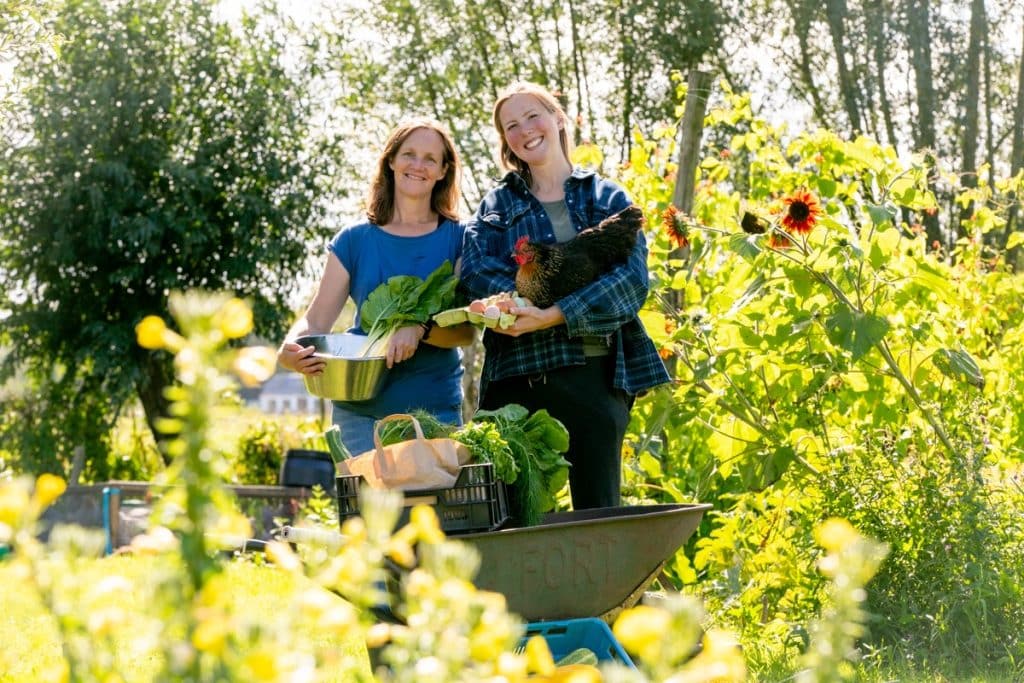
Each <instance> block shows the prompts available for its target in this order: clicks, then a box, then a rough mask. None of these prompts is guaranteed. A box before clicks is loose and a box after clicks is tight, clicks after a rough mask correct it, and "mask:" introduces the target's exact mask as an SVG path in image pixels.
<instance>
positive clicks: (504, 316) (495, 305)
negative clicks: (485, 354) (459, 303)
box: [434, 292, 529, 329]
mask: <svg viewBox="0 0 1024 683" xmlns="http://www.w3.org/2000/svg"><path fill="white" fill-rule="evenodd" d="M528 305H529V302H528V301H527V300H526V299H524V298H522V297H520V296H518V295H517V294H516V293H515V292H499V293H498V294H492V295H491V296H489V297H487V298H485V299H476V300H475V301H473V302H471V303H470V304H469V305H468V306H463V307H461V308H450V309H448V310H447V311H441V312H440V313H437V314H435V315H434V322H436V323H437V324H438V325H439V326H440V327H448V326H450V325H458V324H459V323H463V322H471V323H473V324H474V325H482V326H483V327H501V328H502V329H506V328H509V327H512V325H513V323H515V321H516V316H515V315H514V314H512V313H509V309H511V308H512V307H513V306H528Z"/></svg>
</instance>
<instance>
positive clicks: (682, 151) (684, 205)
mask: <svg viewBox="0 0 1024 683" xmlns="http://www.w3.org/2000/svg"><path fill="white" fill-rule="evenodd" d="M710 93H711V74H710V73H709V72H707V71H701V70H699V69H693V70H692V71H690V75H689V77H688V78H687V80H686V105H685V107H684V108H683V121H682V123H681V124H680V126H679V128H680V139H679V171H678V172H677V173H676V187H675V190H674V191H673V192H672V204H673V205H675V207H676V208H677V209H679V210H680V211H682V212H684V213H687V214H688V213H690V212H691V211H692V210H693V188H694V183H695V179H696V173H697V159H698V158H699V157H700V143H701V136H702V134H703V132H704V114H705V112H706V111H707V108H708V95H709V94H710Z"/></svg>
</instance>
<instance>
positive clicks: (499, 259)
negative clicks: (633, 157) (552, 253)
mask: <svg viewBox="0 0 1024 683" xmlns="http://www.w3.org/2000/svg"><path fill="white" fill-rule="evenodd" d="M565 202H566V205H567V206H568V209H569V216H570V219H571V221H572V224H573V227H574V228H575V229H576V232H579V231H581V230H584V229H586V228H589V227H592V226H594V225H597V224H598V223H600V222H601V221H602V220H604V219H605V218H607V217H608V216H610V215H612V214H615V213H618V212H619V211H621V210H622V209H624V208H626V207H627V206H629V204H630V203H631V202H630V199H629V197H628V196H627V195H626V193H625V191H624V190H623V189H622V188H621V187H619V186H618V185H616V184H615V183H613V182H611V181H609V180H605V179H603V178H601V177H599V176H598V175H597V174H596V173H594V172H593V171H587V170H582V169H578V168H577V169H575V170H574V171H573V173H572V176H571V177H570V178H569V179H568V180H566V182H565ZM523 235H526V236H528V237H529V238H530V239H531V240H534V241H539V242H546V243H549V244H553V243H554V242H555V235H554V230H553V228H552V227H551V221H550V220H549V219H548V215H547V212H546V211H545V210H544V207H543V206H542V205H541V204H540V202H539V201H538V200H537V198H536V197H534V196H533V194H532V193H531V192H530V189H529V187H527V185H526V182H525V181H524V180H523V179H522V177H520V176H519V175H518V174H517V173H514V172H511V173H509V174H508V175H506V176H505V178H504V179H503V180H502V181H501V183H500V184H499V185H498V186H497V187H495V188H494V189H492V190H491V191H490V192H488V194H487V196H485V197H484V199H483V201H482V202H481V203H480V208H479V209H478V210H477V212H476V215H475V216H474V217H473V218H472V219H470V221H469V223H468V224H467V226H466V232H465V238H464V242H463V247H462V271H461V275H460V278H461V285H462V287H463V288H464V289H465V290H466V292H467V293H468V294H469V295H470V297H471V298H474V299H482V298H484V297H486V296H490V295H492V294H496V293H498V292H511V291H513V290H514V289H515V273H516V267H517V266H516V263H515V261H514V260H513V259H512V252H513V248H514V245H515V242H516V240H518V239H519V238H520V237H522V236H523ZM649 286H650V282H649V276H648V272H647V241H646V239H644V237H643V235H642V234H641V235H640V237H639V239H638V240H637V244H636V248H635V249H634V250H633V254H632V256H630V259H629V261H628V262H627V263H625V264H623V265H620V266H616V267H615V268H613V269H612V270H611V271H609V272H607V273H605V274H604V275H602V276H601V277H599V278H598V279H597V280H595V281H594V282H592V283H590V284H589V285H586V286H585V287H583V288H581V289H579V290H577V291H576V292H574V293H573V294H570V295H569V296H567V297H565V298H564V299H561V300H560V301H558V302H557V303H558V305H559V306H560V307H561V309H562V313H563V314H564V315H565V324H564V325H558V326H556V327H553V328H549V329H547V330H540V331H538V332H532V333H530V334H524V335H522V336H519V337H509V336H507V335H502V334H496V333H494V332H491V331H487V332H486V333H485V334H484V348H485V349H486V354H487V355H486V356H485V358H484V369H483V381H484V382H485V383H486V382H489V381H493V380H498V379H505V378H507V377H513V376H516V375H538V374H541V373H544V372H547V371H549V370H554V369H556V368H561V367H565V366H568V365H583V364H584V363H585V362H586V360H585V357H584V355H583V340H582V337H583V336H600V337H608V338H610V341H611V349H612V353H613V354H615V377H614V380H613V381H614V386H616V387H618V388H620V389H623V390H624V391H626V392H627V393H630V394H637V393H639V392H641V391H644V390H646V389H649V388H651V387H653V386H656V385H658V384H663V383H665V382H667V381H669V375H668V372H667V371H666V370H665V364H664V363H663V362H662V360H661V357H660V356H659V355H658V352H657V349H656V348H655V346H654V343H653V342H652V341H651V338H650V337H649V336H648V335H647V332H646V331H645V330H644V328H643V325H642V324H641V323H640V319H639V317H638V316H637V313H638V312H639V311H640V308H641V307H642V306H643V304H644V301H645V300H646V298H647V293H648V290H649Z"/></svg>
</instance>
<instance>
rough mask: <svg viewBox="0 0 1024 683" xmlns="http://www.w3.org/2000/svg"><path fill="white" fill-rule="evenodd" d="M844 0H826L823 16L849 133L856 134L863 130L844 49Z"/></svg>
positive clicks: (854, 88)
mask: <svg viewBox="0 0 1024 683" xmlns="http://www.w3.org/2000/svg"><path fill="white" fill-rule="evenodd" d="M846 13H847V12H846V0H826V2H825V17H826V18H827V19H828V27H829V32H830V33H831V34H832V49H833V50H834V51H835V57H836V64H837V66H838V67H839V91H840V93H841V95H842V98H843V108H844V109H845V110H846V118H847V121H848V122H849V124H850V133H851V135H853V136H856V135H857V134H858V133H863V132H864V126H863V125H862V124H861V117H860V109H859V107H858V104H857V100H858V97H857V87H856V83H855V80H854V78H853V77H852V75H851V74H850V68H849V66H848V65H847V50H846Z"/></svg>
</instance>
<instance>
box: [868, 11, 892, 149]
mask: <svg viewBox="0 0 1024 683" xmlns="http://www.w3.org/2000/svg"><path fill="white" fill-rule="evenodd" d="M867 14H868V15H869V16H873V17H875V19H874V20H873V21H869V22H867V23H868V39H869V40H870V41H871V52H872V56H873V58H874V66H875V79H876V82H877V84H878V108H879V109H880V110H881V114H882V121H883V122H884V123H885V137H886V142H888V143H889V144H890V145H892V146H894V147H896V146H898V145H899V140H897V138H896V125H895V124H894V123H893V120H892V103H891V102H890V101H889V90H888V88H886V87H885V67H886V65H887V64H888V63H889V61H890V57H889V50H888V46H889V44H890V42H891V40H890V38H889V30H890V29H889V20H890V17H891V15H890V13H889V7H888V4H887V3H886V2H885V0H872V2H871V3H870V4H869V5H868V7H867Z"/></svg>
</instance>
